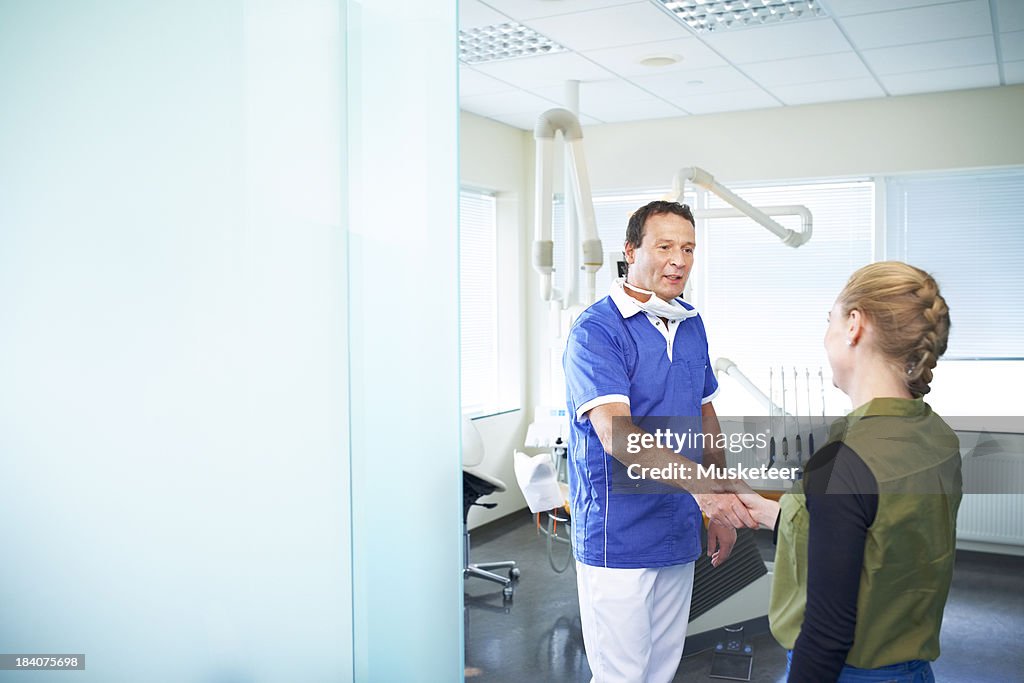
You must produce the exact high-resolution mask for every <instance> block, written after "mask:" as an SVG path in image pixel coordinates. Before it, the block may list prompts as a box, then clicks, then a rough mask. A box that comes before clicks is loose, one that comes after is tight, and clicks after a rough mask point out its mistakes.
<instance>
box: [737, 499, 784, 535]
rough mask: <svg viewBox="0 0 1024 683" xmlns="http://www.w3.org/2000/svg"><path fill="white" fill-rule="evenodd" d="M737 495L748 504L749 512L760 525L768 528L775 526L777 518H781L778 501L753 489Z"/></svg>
mask: <svg viewBox="0 0 1024 683" xmlns="http://www.w3.org/2000/svg"><path fill="white" fill-rule="evenodd" d="M736 497H737V498H739V499H740V502H741V503H743V505H745V506H746V508H747V512H748V513H749V514H750V516H751V517H753V518H754V521H756V522H757V523H758V524H759V525H760V526H762V527H765V528H767V529H774V528H775V520H776V519H778V518H779V503H778V501H774V500H770V499H768V498H762V497H761V496H759V495H757V494H756V493H754V492H753V491H751V492H750V493H738V494H736Z"/></svg>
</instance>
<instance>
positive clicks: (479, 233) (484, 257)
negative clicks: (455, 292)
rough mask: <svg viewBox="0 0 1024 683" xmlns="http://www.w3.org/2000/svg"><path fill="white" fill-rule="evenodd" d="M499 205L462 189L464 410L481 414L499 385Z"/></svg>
mask: <svg viewBox="0 0 1024 683" xmlns="http://www.w3.org/2000/svg"><path fill="white" fill-rule="evenodd" d="M497 260H498V257H497V200H496V198H495V196H494V195H493V194H487V193H483V192H477V191H471V190H462V191H461V193H460V196H459V275H460V277H459V336H460V344H461V371H462V378H461V382H462V410H463V412H466V413H479V412H483V411H485V410H487V409H488V408H490V407H491V406H492V405H493V403H494V401H495V387H496V386H497V384H498V306H497V272H498V269H497Z"/></svg>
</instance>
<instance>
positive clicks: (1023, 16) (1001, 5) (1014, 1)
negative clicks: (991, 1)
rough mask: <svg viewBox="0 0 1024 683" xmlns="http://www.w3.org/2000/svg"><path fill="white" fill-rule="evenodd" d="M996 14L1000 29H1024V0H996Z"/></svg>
mask: <svg viewBox="0 0 1024 683" xmlns="http://www.w3.org/2000/svg"><path fill="white" fill-rule="evenodd" d="M996 16H997V17H998V19H999V27H998V30H1000V31H1024V2H1021V1H1020V0H996Z"/></svg>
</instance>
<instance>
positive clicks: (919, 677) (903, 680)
mask: <svg viewBox="0 0 1024 683" xmlns="http://www.w3.org/2000/svg"><path fill="white" fill-rule="evenodd" d="M792 664H793V651H792V650H790V651H788V652H787V653H786V676H787V677H788V676H789V667H790V666H792ZM836 680H837V681H838V683H935V676H934V675H933V674H932V665H931V663H929V662H926V661H924V660H923V659H912V660H910V661H909V662H901V663H899V664H890V665H889V666H880V667H878V668H877V669H858V668H857V667H855V666H850V665H849V664H847V665H846V666H844V667H843V670H842V671H840V672H839V678H837V679H836Z"/></svg>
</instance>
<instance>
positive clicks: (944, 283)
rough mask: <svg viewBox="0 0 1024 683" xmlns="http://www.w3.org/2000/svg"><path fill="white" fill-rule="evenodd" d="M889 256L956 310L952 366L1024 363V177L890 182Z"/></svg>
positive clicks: (1008, 174) (948, 177) (1001, 175)
mask: <svg viewBox="0 0 1024 683" xmlns="http://www.w3.org/2000/svg"><path fill="white" fill-rule="evenodd" d="M886 194H887V197H888V200H887V201H888V208H887V215H886V219H887V222H888V229H889V235H890V237H889V239H888V240H887V255H888V256H889V257H890V258H896V259H900V260H903V261H906V262H908V263H910V264H912V265H915V266H917V267H919V268H923V269H924V270H927V271H928V272H930V273H931V274H932V275H933V276H934V277H935V279H936V280H937V281H938V283H939V287H940V288H941V290H942V294H943V296H944V297H945V299H946V302H947V303H948V304H949V309H950V318H951V319H952V326H951V328H950V338H949V347H948V349H947V351H946V356H945V358H947V359H970V358H990V359H991V358H1018V359H1019V358H1024V306H1022V305H1021V302H1020V298H1021V295H1022V294H1024V225H1022V223H1024V170H1020V169H1017V170H1013V171H1001V172H984V173H971V174H942V175H928V176H914V177H895V178H888V179H887V180H886Z"/></svg>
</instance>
